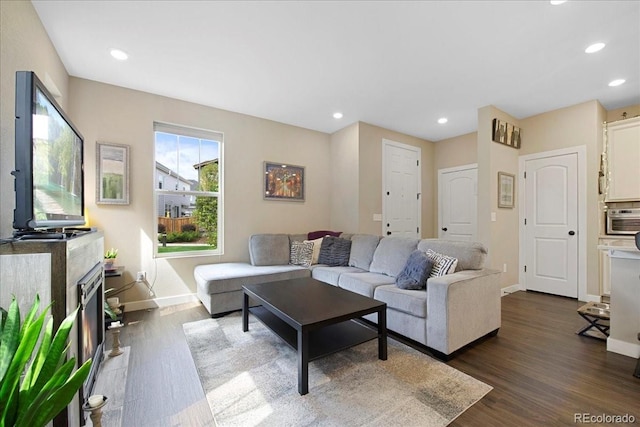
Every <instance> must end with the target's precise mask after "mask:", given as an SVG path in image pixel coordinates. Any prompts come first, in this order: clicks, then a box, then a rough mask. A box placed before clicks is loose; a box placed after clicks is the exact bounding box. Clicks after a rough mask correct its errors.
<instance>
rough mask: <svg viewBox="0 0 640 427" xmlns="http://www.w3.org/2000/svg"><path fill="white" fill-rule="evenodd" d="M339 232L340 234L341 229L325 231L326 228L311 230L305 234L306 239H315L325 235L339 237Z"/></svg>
mask: <svg viewBox="0 0 640 427" xmlns="http://www.w3.org/2000/svg"><path fill="white" fill-rule="evenodd" d="M341 234H342V232H341V231H327V230H319V231H311V232H309V233H308V234H307V240H316V239H319V238H321V237H325V236H333V237H340V235H341Z"/></svg>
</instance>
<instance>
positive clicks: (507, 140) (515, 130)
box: [492, 119, 522, 149]
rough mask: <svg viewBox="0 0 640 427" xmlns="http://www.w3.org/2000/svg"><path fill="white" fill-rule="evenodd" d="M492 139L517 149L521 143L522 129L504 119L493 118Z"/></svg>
mask: <svg viewBox="0 0 640 427" xmlns="http://www.w3.org/2000/svg"><path fill="white" fill-rule="evenodd" d="M492 135H493V141H494V142H497V143H499V144H504V145H507V146H509V147H512V148H515V149H519V148H520V144H521V143H522V129H520V128H519V127H517V126H514V125H512V124H510V123H507V122H505V121H504V120H499V119H493V127H492Z"/></svg>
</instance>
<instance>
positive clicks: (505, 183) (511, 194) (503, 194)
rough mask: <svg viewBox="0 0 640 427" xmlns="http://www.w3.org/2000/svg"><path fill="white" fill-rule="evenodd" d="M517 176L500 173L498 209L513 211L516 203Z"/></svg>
mask: <svg viewBox="0 0 640 427" xmlns="http://www.w3.org/2000/svg"><path fill="white" fill-rule="evenodd" d="M515 188H516V176H515V175H513V174H510V173H506V172H498V207H499V208H508V209H513V206H514V204H515V203H514V202H515V191H516V190H515Z"/></svg>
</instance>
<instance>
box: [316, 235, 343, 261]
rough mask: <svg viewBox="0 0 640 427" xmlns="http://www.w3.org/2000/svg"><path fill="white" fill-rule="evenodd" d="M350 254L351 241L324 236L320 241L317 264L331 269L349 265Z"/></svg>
mask: <svg viewBox="0 0 640 427" xmlns="http://www.w3.org/2000/svg"><path fill="white" fill-rule="evenodd" d="M350 252H351V240H347V239H341V238H339V237H333V236H326V237H324V238H323V239H322V246H320V256H319V257H318V264H326V265H328V266H331V267H336V266H347V265H349V254H350Z"/></svg>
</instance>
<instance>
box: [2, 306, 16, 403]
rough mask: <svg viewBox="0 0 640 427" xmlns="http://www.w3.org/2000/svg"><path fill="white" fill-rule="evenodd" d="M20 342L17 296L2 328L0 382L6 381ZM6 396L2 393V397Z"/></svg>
mask: <svg viewBox="0 0 640 427" xmlns="http://www.w3.org/2000/svg"><path fill="white" fill-rule="evenodd" d="M19 342H20V308H19V307H18V302H17V301H16V298H15V297H14V298H13V301H11V305H10V306H9V313H8V314H7V320H6V321H5V323H4V326H3V328H2V335H0V382H2V381H4V377H5V375H6V373H7V369H9V365H10V364H11V360H12V359H13V355H14V354H15V352H16V350H17V348H18V344H19ZM3 397H4V396H1V395H0V398H3Z"/></svg>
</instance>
